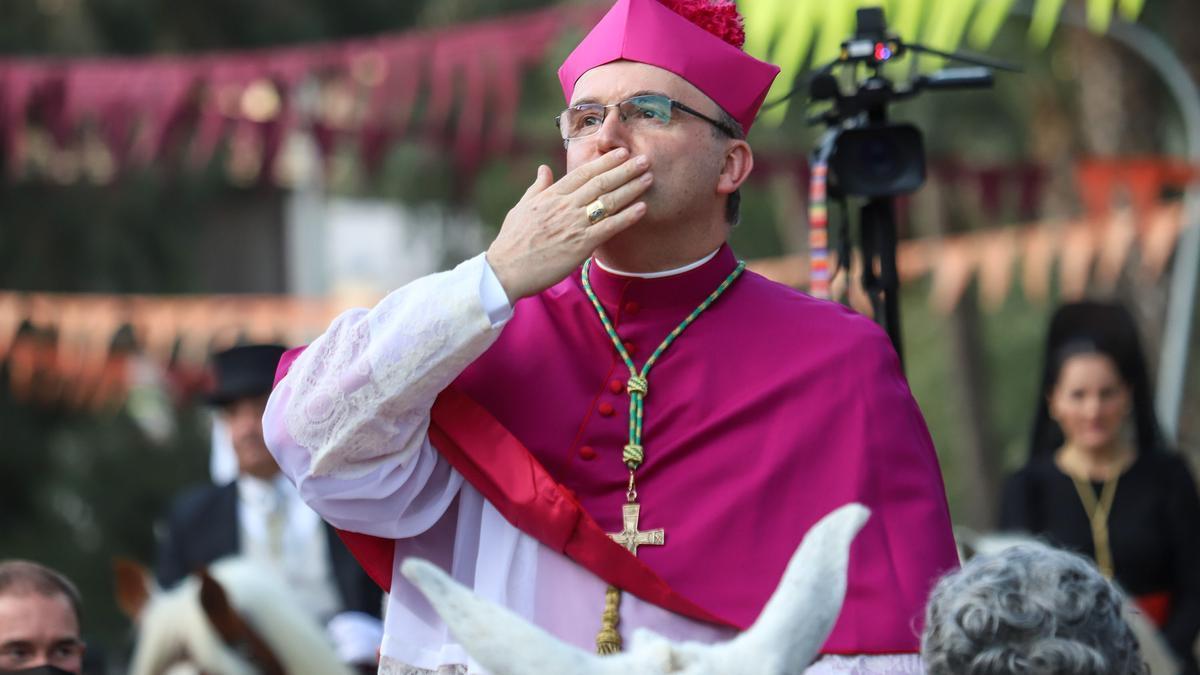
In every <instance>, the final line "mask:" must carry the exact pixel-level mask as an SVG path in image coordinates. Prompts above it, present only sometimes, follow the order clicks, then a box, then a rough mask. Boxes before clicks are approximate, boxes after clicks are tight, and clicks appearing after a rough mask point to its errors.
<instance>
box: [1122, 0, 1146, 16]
mask: <svg viewBox="0 0 1200 675" xmlns="http://www.w3.org/2000/svg"><path fill="white" fill-rule="evenodd" d="M1145 7H1146V0H1120V2H1119V3H1117V8H1118V9H1119V10H1120V12H1121V18H1122V19H1125V20H1126V21H1137V20H1138V17H1139V16H1141V15H1142V10H1143V9H1144V8H1145Z"/></svg>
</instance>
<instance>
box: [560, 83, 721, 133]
mask: <svg viewBox="0 0 1200 675" xmlns="http://www.w3.org/2000/svg"><path fill="white" fill-rule="evenodd" d="M611 108H616V109H617V113H618V114H619V115H620V119H621V122H622V123H624V124H625V126H627V127H629V128H630V129H653V128H662V127H665V126H667V125H668V124H670V123H671V113H672V111H674V110H680V111H682V112H685V113H687V114H689V115H692V116H693V117H699V118H700V119H702V120H704V121H705V122H708V123H709V124H711V125H713V126H714V127H716V128H718V129H720V130H721V131H722V132H723V133H724V134H725V135H727V136H729V137H730V138H736V137H737V134H736V133H734V131H733V129H730V128H729V125H728V124H725V123H723V122H720V121H718V120H714V119H713V118H711V117H709V116H708V115H705V114H704V113H702V112H700V111H698V110H694V109H692V108H689V107H688V106H686V105H684V104H682V103H680V102H679V101H676V100H675V99H673V98H667V97H666V96H660V95H658V94H643V95H641V96H634V97H632V98H627V99H625V100H624V101H621V102H620V103H610V104H609V105H602V104H600V103H581V104H579V105H573V106H571V107H570V108H567V109H566V110H564V111H562V114H561V115H559V116H558V117H555V118H554V125H555V126H557V127H558V131H559V133H561V134H562V138H563V142H566V141H572V140H575V139H577V138H584V137H585V136H591V135H592V134H594V133H596V132H597V131H599V130H600V127H601V126H603V124H604V119H605V118H606V117H608V111H609V109H611Z"/></svg>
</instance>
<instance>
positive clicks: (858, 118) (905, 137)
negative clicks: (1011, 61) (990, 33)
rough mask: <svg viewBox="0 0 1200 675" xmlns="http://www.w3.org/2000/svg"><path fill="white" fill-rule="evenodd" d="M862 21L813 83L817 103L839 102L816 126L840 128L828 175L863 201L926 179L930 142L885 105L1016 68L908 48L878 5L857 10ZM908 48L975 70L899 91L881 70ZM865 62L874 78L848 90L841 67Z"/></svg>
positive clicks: (944, 74) (923, 79)
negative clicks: (894, 118)
mask: <svg viewBox="0 0 1200 675" xmlns="http://www.w3.org/2000/svg"><path fill="white" fill-rule="evenodd" d="M857 21H858V23H857V28H856V30H855V34H854V37H852V38H850V39H849V40H846V41H845V42H843V43H842V52H841V55H840V56H839V57H838V58H837V59H836V60H835V61H833V62H832V63H830V64H829V65H827V66H825V67H824V68H822V69H821V70H820V71H818V73H817V74H816V75H815V76H814V77H813V79H812V81H811V83H810V94H811V96H812V100H814V101H832V102H833V106H832V108H830V109H829V110H828V111H826V112H824V113H823V114H821V115H819V116H817V117H815V118H813V119H812V120H811V121H812V122H814V123H823V124H826V125H828V126H829V127H830V128H837V129H838V130H839V133H838V135H837V139H836V142H835V145H834V147H833V149H832V153H831V156H830V169H831V171H830V173H831V174H832V176H834V177H835V179H836V188H837V189H838V190H840V191H841V193H843V194H845V195H849V196H859V197H889V196H896V195H902V194H908V193H910V192H913V191H915V190H916V189H917V188H919V187H920V186H921V184H922V183H923V182H924V181H925V148H924V143H923V141H922V137H921V132H920V130H918V129H917V128H916V127H914V126H912V125H910V124H889V123H888V122H887V117H886V110H887V109H886V106H887V105H888V104H890V103H892V102H895V101H900V100H904V99H907V98H912V97H913V96H916V95H917V94H919V93H920V92H922V91H924V90H926V89H931V90H948V89H972V88H981V87H988V86H991V84H992V79H993V78H992V71H991V68H1003V69H1013V68H1012V67H1011V66H1007V65H1005V64H1000V63H998V62H991V61H986V60H984V59H981V58H979V57H974V56H972V57H968V56H964V55H960V54H947V53H944V52H940V51H937V50H934V49H930V48H928V47H923V46H921V45H916V44H907V43H905V42H903V41H902V40H901V39H900V38H899V37H898V36H896V35H890V34H888V32H887V24H886V22H885V20H884V15H883V10H882V9H881V8H878V7H870V8H865V9H860V10H858V15H857ZM909 51H913V52H924V53H928V54H934V55H937V56H941V57H943V58H948V59H954V60H958V61H967V62H971V63H974V64H976V65H974V66H971V67H956V68H943V69H941V70H938V71H936V72H934V73H931V74H927V75H926V74H921V75H917V76H916V77H913V78H912V79H911V80H910V82H909V83H908V85H907V86H904V87H899V88H898V87H896V86H895V85H894V84H893V83H892V81H891V80H889V79H888V78H887V77H885V76H884V74H883V68H884V66H886V65H888V64H889V63H891V62H893V61H895V60H896V59H898V58H899V57H901V56H903V55H904V54H905V53H907V52H909ZM859 65H865V66H866V67H867V68H868V69H869V70H871V71H872V72H871V74H870V75H869V76H868V77H867V78H866V79H865V80H863V81H862V82H859V83H854V87H855V88H854V90H853V91H850V92H849V93H845V92H843V91H842V87H841V84H840V83H839V81H838V78H837V74H836V73H835V72H834V71H835V69H837V68H842V69H843V70H844V71H848V72H849V73H850V75H851V77H853V75H854V74H855V72H856V71H857V66H859Z"/></svg>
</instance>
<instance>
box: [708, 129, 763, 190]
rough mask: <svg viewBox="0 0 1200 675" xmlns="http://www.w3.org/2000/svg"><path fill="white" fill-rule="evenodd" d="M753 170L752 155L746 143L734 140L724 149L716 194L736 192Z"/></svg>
mask: <svg viewBox="0 0 1200 675" xmlns="http://www.w3.org/2000/svg"><path fill="white" fill-rule="evenodd" d="M753 168H754V153H753V152H751V150H750V144H749V143H747V142H746V141H743V140H740V139H735V140H733V141H731V142H730V143H729V147H727V148H726V149H725V156H724V162H723V164H721V174H720V175H719V176H718V177H717V194H722V195H729V194H733V193H734V192H736V191H737V189H738V188H740V187H741V186H742V183H745V182H746V178H747V177H749V176H750V170H751V169H753Z"/></svg>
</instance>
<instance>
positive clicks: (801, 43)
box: [763, 0, 820, 124]
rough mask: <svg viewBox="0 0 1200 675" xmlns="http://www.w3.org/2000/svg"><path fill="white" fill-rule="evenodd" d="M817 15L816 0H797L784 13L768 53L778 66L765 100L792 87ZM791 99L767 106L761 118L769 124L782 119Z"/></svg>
mask: <svg viewBox="0 0 1200 675" xmlns="http://www.w3.org/2000/svg"><path fill="white" fill-rule="evenodd" d="M819 17H820V9H819V3H818V2H817V1H816V0H802V1H801V2H796V3H795V5H794V6H793V7H792V8H791V12H790V14H788V15H787V16H786V17H785V18H786V19H787V24H786V25H785V26H784V27H783V32H782V33H781V34H780V36H779V41H778V42H777V43H776V45H775V49H774V50H773V51H772V54H771V56H772V57H773V58H772V59H771V60H773V61H774V62H775V63H777V64H779V66H780V71H779V77H777V78H775V85H774V86H773V87H771V92H770V93H769V94H767V101H774V100H777V99H779V98H780V97H782V96H786V95H787V94H788V92H790V91H791V90H792V86H793V85H794V84H795V81H796V77H797V76H798V75H799V74H800V71H801V69H802V67H803V66H804V63H805V57H806V56H807V55H808V52H809V49H810V48H811V47H812V43H813V36H814V35H815V33H816V26H817V23H818V19H819ZM790 103H791V101H790V100H789V101H787V102H784V103H781V104H779V105H777V106H775V107H773V108H771V109H770V110H767V111H766V112H765V113H763V119H764V120H766V121H767V123H768V124H779V123H781V122H782V121H783V118H784V117H785V116H786V115H787V110H788V107H789V104H790Z"/></svg>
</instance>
